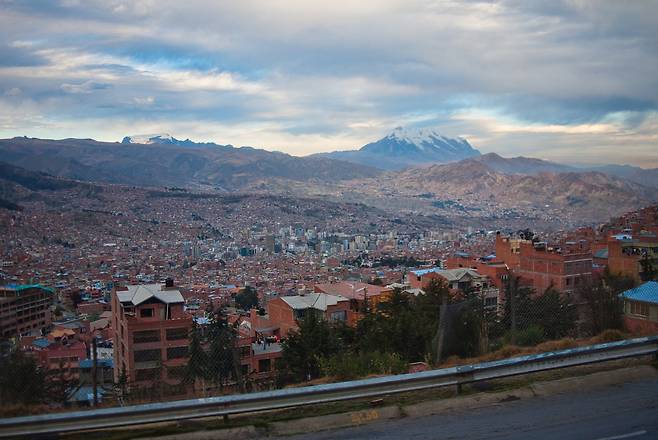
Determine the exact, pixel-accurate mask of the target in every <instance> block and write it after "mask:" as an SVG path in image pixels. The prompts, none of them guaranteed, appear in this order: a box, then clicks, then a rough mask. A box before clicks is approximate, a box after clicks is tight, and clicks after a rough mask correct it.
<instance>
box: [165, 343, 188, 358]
mask: <svg viewBox="0 0 658 440" xmlns="http://www.w3.org/2000/svg"><path fill="white" fill-rule="evenodd" d="M187 353H188V352H187V345H184V346H182V347H169V348H168V349H167V359H181V358H185V357H187Z"/></svg>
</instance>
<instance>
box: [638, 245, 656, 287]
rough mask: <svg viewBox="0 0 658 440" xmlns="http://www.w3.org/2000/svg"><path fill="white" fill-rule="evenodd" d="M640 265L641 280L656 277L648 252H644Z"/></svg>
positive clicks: (651, 279)
mask: <svg viewBox="0 0 658 440" xmlns="http://www.w3.org/2000/svg"><path fill="white" fill-rule="evenodd" d="M640 265H641V266H642V281H653V280H654V279H655V278H656V271H655V269H654V267H653V262H652V261H651V259H650V258H649V252H645V253H644V255H643V256H642V260H640Z"/></svg>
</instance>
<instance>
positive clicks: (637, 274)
mask: <svg viewBox="0 0 658 440" xmlns="http://www.w3.org/2000/svg"><path fill="white" fill-rule="evenodd" d="M644 259H648V261H649V262H650V264H651V265H652V266H653V269H654V272H658V228H651V230H645V231H638V232H637V233H633V232H631V233H630V234H627V233H621V234H616V235H613V236H611V237H609V238H608V268H609V269H610V272H611V273H613V274H618V275H625V276H628V277H631V278H633V279H634V280H636V281H640V280H645V278H646V276H645V274H644V267H642V261H643V260H644ZM645 281H648V280H645Z"/></svg>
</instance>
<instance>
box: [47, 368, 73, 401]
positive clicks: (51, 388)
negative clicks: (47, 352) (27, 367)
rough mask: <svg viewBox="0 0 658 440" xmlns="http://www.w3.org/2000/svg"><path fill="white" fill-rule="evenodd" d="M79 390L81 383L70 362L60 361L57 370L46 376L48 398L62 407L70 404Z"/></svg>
mask: <svg viewBox="0 0 658 440" xmlns="http://www.w3.org/2000/svg"><path fill="white" fill-rule="evenodd" d="M79 388H80V384H79V381H78V380H77V379H76V377H75V376H74V374H73V371H72V368H71V365H70V363H68V362H64V361H63V360H60V361H59V364H58V365H57V368H55V369H52V370H49V371H48V373H47V374H46V389H47V391H48V398H49V400H51V401H52V402H55V403H58V404H60V405H66V404H68V403H69V401H70V399H71V397H73V395H74V394H75V392H76V391H77V390H78V389H79Z"/></svg>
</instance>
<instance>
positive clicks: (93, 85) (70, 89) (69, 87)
mask: <svg viewBox="0 0 658 440" xmlns="http://www.w3.org/2000/svg"><path fill="white" fill-rule="evenodd" d="M111 87H112V85H111V84H105V83H99V82H95V81H85V82H83V83H80V84H68V83H64V84H62V85H61V86H59V88H60V89H62V91H64V92H66V93H74V94H76V93H92V92H94V91H96V90H106V89H109V88H111Z"/></svg>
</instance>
